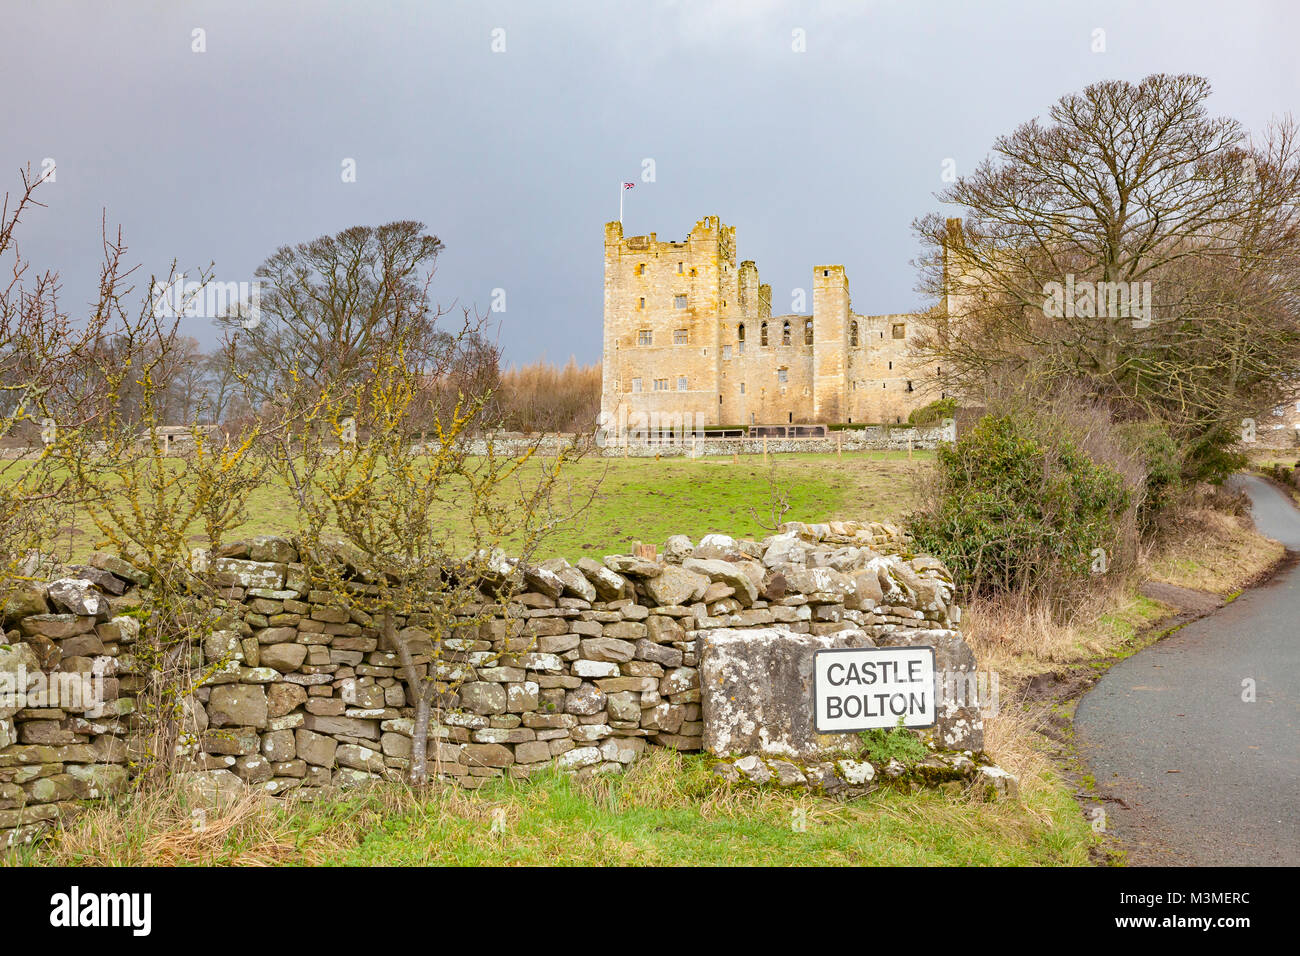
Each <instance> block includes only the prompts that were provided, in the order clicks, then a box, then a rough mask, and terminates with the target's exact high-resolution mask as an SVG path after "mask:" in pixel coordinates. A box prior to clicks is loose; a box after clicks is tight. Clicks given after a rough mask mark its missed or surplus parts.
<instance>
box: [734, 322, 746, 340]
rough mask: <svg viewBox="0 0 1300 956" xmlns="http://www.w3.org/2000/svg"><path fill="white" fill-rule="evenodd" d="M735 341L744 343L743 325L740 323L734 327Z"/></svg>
mask: <svg viewBox="0 0 1300 956" xmlns="http://www.w3.org/2000/svg"><path fill="white" fill-rule="evenodd" d="M736 341H737V342H743V341H745V323H744V322H741V323H740V324H739V325H738V326H736Z"/></svg>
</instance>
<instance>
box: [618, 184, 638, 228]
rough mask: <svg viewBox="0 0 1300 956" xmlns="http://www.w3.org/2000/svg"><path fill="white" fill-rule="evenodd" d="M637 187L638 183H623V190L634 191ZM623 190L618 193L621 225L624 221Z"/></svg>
mask: <svg viewBox="0 0 1300 956" xmlns="http://www.w3.org/2000/svg"><path fill="white" fill-rule="evenodd" d="M635 186H636V183H628V182H625V183H623V189H632V188H634V187H635ZM623 189H620V190H619V191H618V221H619V222H620V223H621V222H622V221H623Z"/></svg>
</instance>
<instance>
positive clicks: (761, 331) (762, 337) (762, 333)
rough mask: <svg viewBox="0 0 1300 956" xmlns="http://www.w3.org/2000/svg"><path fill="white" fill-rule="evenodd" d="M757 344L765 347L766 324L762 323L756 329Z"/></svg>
mask: <svg viewBox="0 0 1300 956" xmlns="http://www.w3.org/2000/svg"><path fill="white" fill-rule="evenodd" d="M758 344H759V345H764V346H765V345H767V323H766V322H764V323H763V324H762V325H761V326H759V329H758Z"/></svg>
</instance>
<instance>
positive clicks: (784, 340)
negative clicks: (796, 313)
mask: <svg viewBox="0 0 1300 956" xmlns="http://www.w3.org/2000/svg"><path fill="white" fill-rule="evenodd" d="M781 344H782V345H789V344H790V320H789V319H786V320H785V324H784V325H782V326H781Z"/></svg>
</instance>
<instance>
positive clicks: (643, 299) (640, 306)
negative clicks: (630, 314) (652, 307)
mask: <svg viewBox="0 0 1300 956" xmlns="http://www.w3.org/2000/svg"><path fill="white" fill-rule="evenodd" d="M637 308H638V309H644V308H645V296H641V304H640V305H638V306H637Z"/></svg>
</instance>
